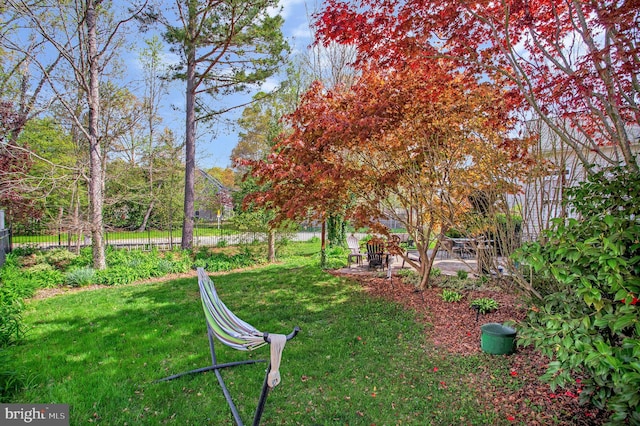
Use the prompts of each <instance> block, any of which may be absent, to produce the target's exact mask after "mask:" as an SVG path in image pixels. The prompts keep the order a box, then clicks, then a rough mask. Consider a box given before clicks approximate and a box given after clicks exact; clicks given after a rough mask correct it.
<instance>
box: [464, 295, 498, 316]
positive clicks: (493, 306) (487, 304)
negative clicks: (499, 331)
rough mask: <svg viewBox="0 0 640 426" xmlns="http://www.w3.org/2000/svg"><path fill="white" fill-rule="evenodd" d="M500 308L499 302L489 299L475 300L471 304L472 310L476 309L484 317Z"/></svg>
mask: <svg viewBox="0 0 640 426" xmlns="http://www.w3.org/2000/svg"><path fill="white" fill-rule="evenodd" d="M499 306H500V305H498V302H496V301H495V300H493V299H491V298H488V297H482V298H480V299H474V300H472V301H471V303H470V304H469V307H470V308H473V309H476V310H477V311H478V312H480V313H481V314H482V315H484V314H488V313H489V312H493V311H495V310H497V309H498V307H499Z"/></svg>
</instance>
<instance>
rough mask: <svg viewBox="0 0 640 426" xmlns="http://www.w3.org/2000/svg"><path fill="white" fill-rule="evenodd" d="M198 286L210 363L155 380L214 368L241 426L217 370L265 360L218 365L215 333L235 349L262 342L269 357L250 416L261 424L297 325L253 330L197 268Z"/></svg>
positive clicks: (256, 425)
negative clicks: (276, 330)
mask: <svg viewBox="0 0 640 426" xmlns="http://www.w3.org/2000/svg"><path fill="white" fill-rule="evenodd" d="M198 285H199V286H200V297H201V299H202V307H203V309H204V314H205V318H206V320H207V334H208V336H209V350H210V352H211V365H209V366H207V367H202V368H197V369H195V370H191V371H186V372H184V373H179V374H174V375H173V376H169V377H165V378H164V379H160V380H158V381H159V382H162V381H167V380H173V379H177V378H178V377H182V376H185V375H187V374H194V373H201V372H204V371H210V370H213V371H214V372H215V374H216V377H217V378H218V383H219V384H220V387H221V388H222V393H223V394H224V397H225V399H226V400H227V403H228V404H229V408H230V409H231V414H232V415H233V418H234V420H235V422H236V424H237V425H238V426H242V425H243V423H242V419H241V418H240V414H239V413H238V409H237V408H236V406H235V404H234V403H233V400H232V399H231V395H230V394H229V390H228V389H227V386H226V385H225V383H224V380H223V379H222V374H220V371H219V370H220V369H222V368H226V367H234V366H236V365H243V364H255V363H258V362H265V360H263V359H260V360H246V361H236V362H228V363H224V364H218V361H217V358H216V351H215V346H214V338H213V337H214V336H215V337H216V338H217V339H218V340H219V341H220V342H222V343H224V344H225V345H227V346H230V347H232V348H234V349H237V350H241V351H252V350H254V349H257V348H260V347H262V346H265V345H270V347H271V359H270V362H269V365H268V367H267V370H266V374H265V377H264V383H263V385H262V391H261V393H260V399H259V401H258V406H257V408H256V412H255V415H254V418H253V425H254V426H258V425H259V424H260V418H261V417H262V412H263V411H264V406H265V403H266V402H267V395H268V393H269V390H270V389H273V388H274V387H275V386H277V385H278V383H280V372H279V367H280V360H281V357H282V350H283V349H284V345H285V343H286V342H287V341H288V340H291V339H293V338H294V337H295V336H296V334H298V332H299V331H300V329H299V328H298V327H295V328H294V329H293V331H292V332H291V333H290V334H288V335H286V336H285V335H283V334H270V333H262V332H260V331H258V330H257V329H255V328H254V327H253V326H251V325H250V324H248V323H246V322H244V321H243V320H241V319H240V318H238V317H237V316H236V315H235V314H234V313H233V312H231V311H230V310H229V308H227V307H226V306H225V304H224V303H223V302H222V301H221V300H220V298H219V297H218V293H217V292H216V288H215V286H214V285H213V281H211V279H210V278H209V276H208V275H207V273H206V272H205V270H204V269H203V268H198Z"/></svg>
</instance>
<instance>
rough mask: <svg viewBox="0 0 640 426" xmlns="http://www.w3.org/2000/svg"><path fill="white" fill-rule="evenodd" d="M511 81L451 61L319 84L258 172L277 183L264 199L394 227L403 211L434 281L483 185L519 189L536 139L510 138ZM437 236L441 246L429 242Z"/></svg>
mask: <svg viewBox="0 0 640 426" xmlns="http://www.w3.org/2000/svg"><path fill="white" fill-rule="evenodd" d="M509 111H510V105H509V104H508V102H506V101H505V98H504V93H503V91H502V90H500V89H499V88H497V87H496V86H493V85H491V84H488V83H478V82H477V81H476V80H474V79H470V78H468V76H467V74H465V73H464V72H461V71H460V70H457V69H454V68H453V67H451V66H448V64H446V63H438V62H436V61H433V62H432V63H430V64H428V65H425V64H422V63H409V64H407V65H406V66H405V67H403V68H402V69H397V68H396V69H389V70H387V71H380V70H378V69H370V70H365V71H364V72H363V75H362V76H361V78H360V79H359V80H358V82H357V83H356V84H355V85H354V86H352V87H351V88H349V89H346V88H336V89H334V90H327V89H325V88H324V87H323V86H322V85H320V84H319V83H318V84H315V85H314V86H312V88H311V89H310V90H309V91H308V92H307V94H306V95H305V96H304V98H303V100H302V102H301V105H300V106H299V108H298V109H297V110H296V111H295V112H294V113H293V114H291V116H290V117H289V120H290V123H291V125H292V128H293V133H292V134H290V135H284V136H283V137H282V139H281V141H280V142H279V143H278V144H277V145H276V146H275V147H274V150H273V153H272V154H270V155H269V157H267V159H266V160H265V161H262V162H258V163H256V164H254V167H255V172H254V175H256V176H257V177H259V178H260V179H263V180H270V181H271V182H272V187H271V188H270V189H269V190H268V191H265V192H264V193H262V194H260V196H258V197H256V198H255V199H256V200H257V201H258V202H259V203H262V204H264V205H276V206H278V207H279V208H280V213H279V218H283V217H288V218H295V219H299V218H301V217H306V216H307V215H308V214H309V212H312V213H311V214H312V215H313V214H315V216H316V217H321V215H322V213H323V212H325V211H329V210H337V209H346V211H347V214H348V215H349V216H350V217H353V218H355V219H356V220H357V222H358V223H359V224H362V225H369V226H370V227H371V228H372V229H373V230H374V231H376V232H377V233H380V234H386V235H389V230H388V229H387V228H385V227H384V226H383V225H382V223H381V221H380V219H383V218H386V217H389V216H391V217H393V218H395V219H397V220H399V221H400V222H401V223H402V224H403V225H404V226H405V227H406V229H407V230H408V232H409V233H410V235H411V236H412V238H413V239H414V241H416V244H417V247H418V250H419V253H420V257H421V259H422V262H420V263H417V262H415V261H413V260H411V259H408V258H407V259H406V260H407V261H408V262H409V263H410V264H412V265H413V266H415V267H416V268H417V269H418V270H419V271H420V272H421V273H422V276H423V281H422V287H424V286H426V284H427V280H428V277H429V271H430V268H431V265H432V262H433V260H434V256H435V251H437V249H438V246H437V244H439V241H440V240H441V238H442V236H443V234H444V233H445V232H446V230H447V229H448V228H449V227H451V226H452V225H453V224H455V223H456V222H457V221H458V220H459V218H460V217H461V215H462V214H464V213H465V212H467V211H468V210H469V209H470V207H471V206H470V204H469V196H470V195H471V194H473V193H474V192H476V191H479V190H491V191H502V192H506V191H514V190H515V189H516V188H515V186H514V185H513V182H514V181H515V180H516V178H517V177H518V176H519V172H521V171H523V170H524V169H525V168H526V167H523V166H524V165H526V164H527V161H528V157H527V154H526V152H527V147H528V146H527V143H526V141H522V140H514V139H512V138H509V137H508V132H509V131H510V130H511V124H512V121H511V120H510V118H509ZM434 241H435V242H436V247H435V249H436V250H435V251H429V248H430V245H431V244H432V243H433V242H434Z"/></svg>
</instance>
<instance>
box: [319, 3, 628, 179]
mask: <svg viewBox="0 0 640 426" xmlns="http://www.w3.org/2000/svg"><path fill="white" fill-rule="evenodd" d="M639 11H640V8H639V7H638V2H637V1H634V0H631V1H613V2H612V1H608V0H594V1H579V0H564V1H554V0H540V1H521V0H498V1H493V0H480V1H474V2H468V1H462V0H444V1H442V0H438V1H422V0H404V1H401V2H394V1H387V0H360V1H357V2H347V1H343V0H329V2H328V3H327V5H326V8H325V9H324V11H323V12H322V13H320V14H319V15H318V21H317V22H318V30H319V34H320V41H321V42H322V43H325V44H327V43H331V42H339V43H344V44H350V45H354V46H355V47H356V48H357V49H358V61H359V63H360V64H361V65H363V64H367V63H376V64H378V65H384V66H389V67H396V66H399V65H400V64H403V63H405V61H406V60H407V58H414V57H415V56H416V55H420V56H422V57H423V59H424V61H425V62H427V61H430V60H434V59H436V58H438V59H439V60H448V61H452V63H454V64H456V65H458V66H460V67H464V68H466V69H468V70H470V71H473V72H474V73H475V74H476V75H477V76H479V77H480V78H484V79H490V80H492V81H493V82H495V83H496V84H500V85H501V86H502V87H503V88H504V89H505V90H507V91H508V94H510V95H512V96H517V97H518V98H519V99H520V101H521V102H522V106H523V108H524V109H526V114H527V115H526V117H528V118H530V119H539V120H542V121H544V123H545V124H546V126H547V127H548V128H550V129H551V130H552V131H553V132H555V133H556V134H557V135H558V137H559V138H560V139H561V140H562V141H563V142H564V143H566V144H567V145H569V146H571V147H572V148H573V149H574V152H575V154H576V155H577V156H578V157H579V158H581V159H582V161H583V162H584V163H585V164H587V163H590V162H591V160H590V159H589V158H588V156H587V155H585V153H589V152H595V153H597V154H598V155H599V156H600V158H601V159H602V160H603V161H605V162H608V163H610V164H613V165H617V164H622V165H625V166H626V167H628V168H629V169H630V170H632V171H637V170H638V162H637V157H636V156H635V153H634V151H633V145H634V144H635V143H637V140H636V139H637V136H638V135H637V129H638V126H639V125H640V109H639V107H638V99H640V80H639V79H638V78H639V77H638V76H639V75H640V52H639V41H640V33H639V32H638V19H639V17H640V12H639ZM604 147H609V148H610V149H603V148H604Z"/></svg>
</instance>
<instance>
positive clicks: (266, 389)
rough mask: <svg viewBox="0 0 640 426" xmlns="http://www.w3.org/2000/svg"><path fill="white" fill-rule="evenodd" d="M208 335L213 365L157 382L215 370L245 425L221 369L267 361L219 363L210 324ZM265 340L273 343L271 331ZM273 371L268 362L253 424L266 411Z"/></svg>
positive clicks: (239, 425) (295, 331) (233, 410)
mask: <svg viewBox="0 0 640 426" xmlns="http://www.w3.org/2000/svg"><path fill="white" fill-rule="evenodd" d="M299 331H300V328H299V327H295V328H294V329H293V331H292V332H291V333H290V334H288V335H287V341H289V340H291V339H293V338H294V337H295V336H296V334H298V332H299ZM207 335H208V336H209V350H210V351H211V365H209V366H207V367H202V368H196V369H195V370H190V371H185V372H184V373H179V374H174V375H172V376H169V377H165V378H163V379H159V380H156V382H166V381H169V380H173V379H177V378H178V377H182V376H186V375H189V374H196V373H203V372H205V371H211V370H213V371H214V373H215V374H216V378H217V379H218V383H219V384H220V388H222V393H223V394H224V398H225V399H226V400H227V404H228V405H229V409H230V410H231V414H232V415H233V419H234V420H235V422H236V425H237V426H244V423H243V422H242V419H241V418H240V413H238V409H237V408H236V405H235V404H234V403H233V399H232V398H231V394H230V393H229V389H227V386H226V385H225V383H224V379H223V378H222V374H221V373H220V370H221V369H223V368H227V367H235V366H237V365H244V364H256V363H258V362H266V360H264V359H251V360H246V361H235V362H227V363H223V364H218V361H217V358H216V350H215V346H214V335H213V331H212V330H211V327H210V326H209V324H207ZM263 338H264V341H265V342H267V343H269V344H270V343H271V339H270V338H269V333H264V336H263ZM270 372H271V363H269V364H268V366H267V370H266V373H265V376H264V382H263V384H262V391H261V392H260V399H259V400H258V406H257V407H256V412H255V415H254V417H253V423H252V424H253V426H259V425H260V419H261V418H262V413H263V412H264V407H265V405H266V403H267V396H268V395H269V389H270V388H269V383H268V379H269V373H270Z"/></svg>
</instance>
